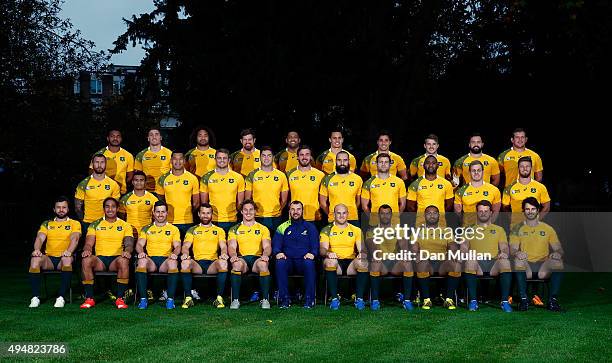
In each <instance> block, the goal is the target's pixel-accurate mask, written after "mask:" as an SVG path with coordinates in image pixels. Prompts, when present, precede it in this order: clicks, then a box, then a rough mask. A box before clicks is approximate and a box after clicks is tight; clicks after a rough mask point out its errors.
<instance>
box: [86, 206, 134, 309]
mask: <svg viewBox="0 0 612 363" xmlns="http://www.w3.org/2000/svg"><path fill="white" fill-rule="evenodd" d="M102 206H103V208H104V217H102V218H100V219H98V220H97V221H94V222H93V223H91V224H90V225H89V227H88V228H87V236H86V237H85V246H84V247H83V253H82V254H81V257H83V261H82V269H83V286H84V288H85V302H84V303H83V304H81V309H89V308H92V307H94V306H95V305H96V302H95V301H94V273H95V272H98V271H116V272H117V299H116V300H115V305H116V306H117V308H118V309H127V307H128V306H127V304H126V303H125V302H124V301H123V294H124V293H125V290H126V289H127V286H128V282H129V276H130V266H129V262H130V258H132V251H133V249H134V235H133V234H132V233H133V232H132V226H131V225H130V224H129V223H127V222H126V221H124V220H122V219H119V218H117V208H118V206H119V202H118V201H117V199H115V198H112V197H108V198H106V199H104V201H103V202H102ZM94 248H95V253H96V254H95V255H94V254H93V253H94Z"/></svg>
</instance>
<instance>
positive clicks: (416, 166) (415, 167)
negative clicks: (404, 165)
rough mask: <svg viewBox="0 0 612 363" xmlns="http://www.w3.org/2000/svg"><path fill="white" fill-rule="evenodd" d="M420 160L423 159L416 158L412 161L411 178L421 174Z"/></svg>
mask: <svg viewBox="0 0 612 363" xmlns="http://www.w3.org/2000/svg"><path fill="white" fill-rule="evenodd" d="M420 159H421V158H420V157H416V158H414V159H412V161H411V162H410V176H412V177H414V176H415V175H417V173H418V172H419V160H420Z"/></svg>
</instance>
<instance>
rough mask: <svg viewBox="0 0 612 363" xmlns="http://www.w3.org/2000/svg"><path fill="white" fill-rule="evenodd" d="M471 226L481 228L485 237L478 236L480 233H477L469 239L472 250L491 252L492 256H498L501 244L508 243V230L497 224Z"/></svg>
mask: <svg viewBox="0 0 612 363" xmlns="http://www.w3.org/2000/svg"><path fill="white" fill-rule="evenodd" d="M471 227H472V228H474V229H480V230H481V232H482V234H483V237H482V238H478V237H479V236H480V235H479V234H475V235H474V238H471V239H469V243H470V250H474V251H476V252H478V253H490V254H491V256H492V257H496V256H497V255H498V254H499V244H500V243H503V244H508V237H507V236H506V231H505V230H504V229H503V228H502V227H500V226H498V225H496V224H489V225H488V226H486V227H484V226H479V225H472V226H471Z"/></svg>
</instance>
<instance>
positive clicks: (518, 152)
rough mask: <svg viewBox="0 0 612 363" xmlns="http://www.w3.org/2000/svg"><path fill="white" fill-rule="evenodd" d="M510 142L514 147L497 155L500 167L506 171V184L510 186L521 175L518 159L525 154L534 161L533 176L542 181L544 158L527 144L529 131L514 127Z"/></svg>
mask: <svg viewBox="0 0 612 363" xmlns="http://www.w3.org/2000/svg"><path fill="white" fill-rule="evenodd" d="M510 142H512V147H511V148H510V149H507V150H504V152H502V153H501V154H499V156H498V157H497V162H498V164H499V168H500V170H501V171H502V172H503V173H504V178H505V182H504V186H505V187H508V186H509V185H510V184H512V183H514V182H515V181H516V179H517V178H518V176H519V170H518V161H519V159H520V158H522V157H524V156H528V157H530V158H531V161H532V163H533V167H532V170H531V173H532V174H531V177H532V178H533V179H535V180H536V181H538V182H540V183H541V182H542V178H543V177H544V167H543V166H542V159H541V158H540V155H538V154H537V153H536V152H535V151H533V150H531V149H528V148H527V147H526V146H525V145H526V144H527V132H526V131H525V129H521V128H518V129H514V131H513V132H512V137H511V138H510Z"/></svg>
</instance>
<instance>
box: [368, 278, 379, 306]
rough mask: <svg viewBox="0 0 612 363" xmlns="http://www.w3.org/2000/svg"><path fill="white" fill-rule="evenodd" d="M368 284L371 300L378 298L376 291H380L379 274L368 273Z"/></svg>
mask: <svg viewBox="0 0 612 363" xmlns="http://www.w3.org/2000/svg"><path fill="white" fill-rule="evenodd" d="M370 286H371V291H372V300H378V292H379V291H380V275H378V276H372V275H370Z"/></svg>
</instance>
